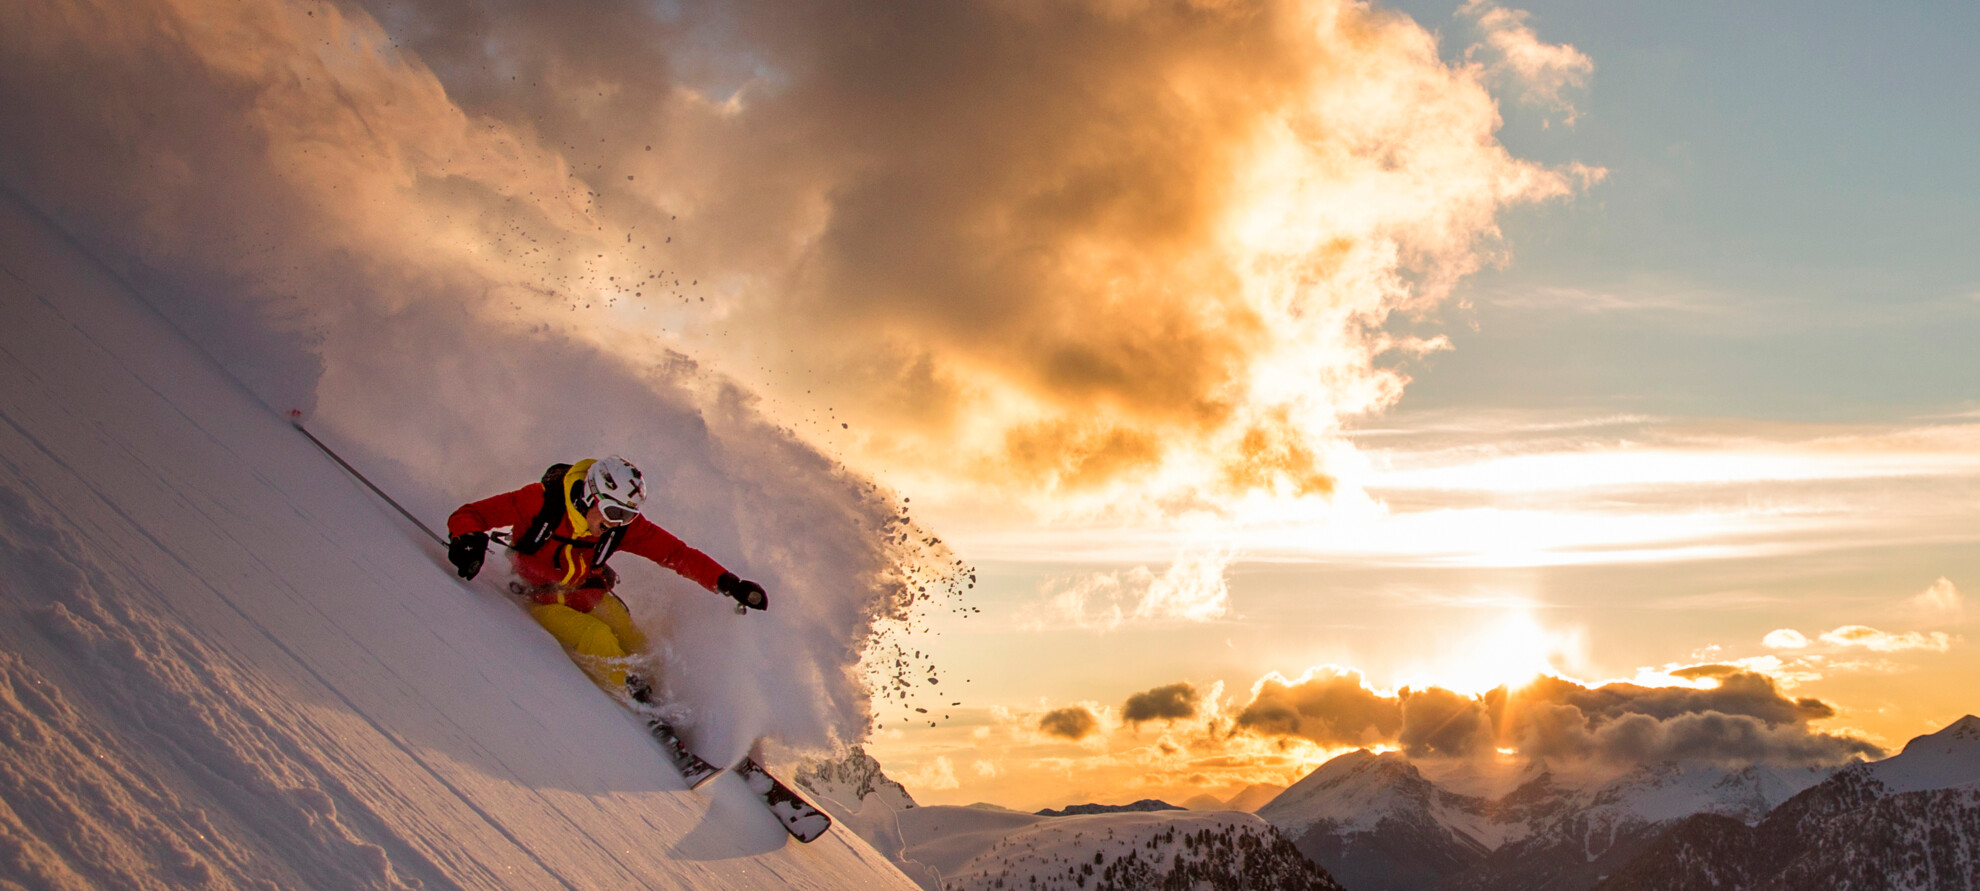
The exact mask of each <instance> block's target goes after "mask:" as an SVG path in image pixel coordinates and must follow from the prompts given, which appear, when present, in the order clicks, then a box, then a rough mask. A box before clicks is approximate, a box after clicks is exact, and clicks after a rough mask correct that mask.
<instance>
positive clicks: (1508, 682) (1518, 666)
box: [1412, 610, 1580, 696]
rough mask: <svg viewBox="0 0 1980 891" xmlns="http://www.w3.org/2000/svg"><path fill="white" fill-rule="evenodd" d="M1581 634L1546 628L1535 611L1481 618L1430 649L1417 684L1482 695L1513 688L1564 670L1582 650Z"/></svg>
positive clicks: (1514, 612) (1521, 611) (1519, 611)
mask: <svg viewBox="0 0 1980 891" xmlns="http://www.w3.org/2000/svg"><path fill="white" fill-rule="evenodd" d="M1579 638H1580V635H1579V634H1576V633H1572V632H1561V631H1552V630H1549V629H1547V628H1545V627H1543V626H1542V625H1541V624H1540V623H1539V621H1538V620H1536V619H1534V618H1533V615H1532V614H1531V613H1530V612H1527V611H1525V610H1518V611H1512V612H1508V613H1505V614H1503V615H1500V616H1498V617H1497V618H1494V619H1490V620H1487V621H1485V622H1483V623H1481V624H1480V625H1479V626H1478V627H1477V628H1476V629H1475V630H1473V631H1471V632H1469V633H1466V634H1464V635H1462V636H1461V637H1460V638H1458V639H1457V640H1455V641H1453V642H1451V643H1450V644H1449V645H1447V646H1445V647H1443V648H1442V650H1441V652H1437V653H1433V654H1427V655H1426V656H1425V658H1424V660H1423V663H1422V664H1423V665H1424V670H1423V671H1422V672H1420V677H1419V678H1417V683H1415V684H1412V686H1437V687H1443V688H1444V689H1447V690H1450V691H1453V692H1456V693H1464V694H1468V695H1473V696H1476V695H1478V694H1481V693H1485V692H1487V691H1490V690H1493V689H1496V688H1498V687H1508V688H1511V689H1518V688H1520V687H1523V686H1525V685H1526V684H1528V683H1529V682H1531V681H1533V679H1535V678H1538V677H1541V676H1544V675H1558V674H1560V673H1561V672H1562V669H1563V663H1564V662H1565V661H1567V660H1569V659H1571V658H1573V657H1574V655H1575V653H1576V652H1577V651H1578V650H1579Z"/></svg>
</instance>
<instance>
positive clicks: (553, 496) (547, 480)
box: [509, 464, 571, 554]
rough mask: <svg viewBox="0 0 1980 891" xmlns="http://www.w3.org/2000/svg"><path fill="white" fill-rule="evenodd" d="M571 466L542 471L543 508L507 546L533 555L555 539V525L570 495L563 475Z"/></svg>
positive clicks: (561, 518) (555, 465)
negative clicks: (565, 486) (565, 487)
mask: <svg viewBox="0 0 1980 891" xmlns="http://www.w3.org/2000/svg"><path fill="white" fill-rule="evenodd" d="M570 469H571V465H569V464H552V465H550V468H549V469H548V470H545V471H543V507H542V509H540V510H538V511H537V512H536V516H535V517H533V518H532V519H530V521H529V526H528V527H527V528H525V529H524V530H523V532H522V534H521V535H518V536H516V539H515V541H513V542H510V543H509V546H510V547H511V548H513V549H515V550H517V551H520V552H522V553H524V554H534V553H536V552H537V550H538V549H540V548H542V547H543V545H544V544H545V543H547V542H549V541H550V539H552V538H554V537H556V536H554V535H552V534H551V533H554V532H556V531H557V524H558V523H559V522H560V521H562V520H563V518H564V510H565V505H567V504H569V503H570V498H571V493H570V492H568V491H566V490H565V489H564V475H565V474H567V473H569V472H570Z"/></svg>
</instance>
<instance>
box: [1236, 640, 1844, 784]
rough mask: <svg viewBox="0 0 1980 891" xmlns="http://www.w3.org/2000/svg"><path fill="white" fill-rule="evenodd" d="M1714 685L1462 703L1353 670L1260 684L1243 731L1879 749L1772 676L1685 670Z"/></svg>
mask: <svg viewBox="0 0 1980 891" xmlns="http://www.w3.org/2000/svg"><path fill="white" fill-rule="evenodd" d="M1675 674H1676V675H1677V676H1680V677H1710V678H1714V679H1716V680H1717V681H1718V686H1716V687H1714V688H1711V689H1703V690H1698V689H1691V688H1688V687H1644V686H1640V685H1636V684H1605V685H1603V686H1600V687H1585V686H1582V685H1580V684H1576V683H1574V682H1572V681H1567V680H1562V679H1560V678H1542V679H1540V680H1537V681H1535V682H1534V683H1532V684H1530V685H1528V686H1526V687H1524V688H1521V689H1518V690H1506V689H1504V688H1501V689H1498V690H1494V691H1491V692H1490V693H1487V694H1485V695H1482V696H1465V695H1462V694H1458V693H1454V692H1452V691H1449V690H1444V689H1441V688H1436V687H1430V688H1423V689H1404V690H1402V691H1401V692H1400V693H1398V694H1397V695H1395V696H1393V697H1389V696H1382V695H1379V694H1376V693H1374V692H1373V691H1370V690H1368V689H1367V688H1365V687H1363V686H1362V685H1361V678H1360V676H1359V675H1358V674H1355V673H1353V672H1346V671H1339V670H1328V671H1324V672H1316V673H1315V674H1314V675H1313V676H1311V677H1309V678H1307V679H1305V680H1302V681H1301V682H1299V683H1297V684H1287V683H1285V682H1282V681H1280V680H1279V679H1277V678H1271V679H1268V680H1266V681H1265V682H1263V683H1261V684H1260V686H1259V689H1258V694H1257V695H1256V696H1254V697H1253V699H1252V701H1251V702H1250V703H1249V704H1247V705H1246V706H1245V707H1244V708H1243V710H1242V711H1241V712H1240V713H1239V716H1238V721H1237V727H1238V729H1241V730H1245V731H1248V732H1251V733H1254V734H1258V735H1261V736H1280V737H1300V738H1304V739H1308V740H1311V741H1313V742H1316V743H1319V744H1321V745H1325V746H1343V745H1375V744H1392V745H1397V746H1400V747H1401V748H1402V749H1403V750H1404V751H1405V752H1407V753H1408V754H1409V755H1411V756H1415V757H1469V756H1477V755H1485V754H1489V753H1491V752H1492V751H1493V750H1494V749H1496V748H1498V747H1512V748H1516V749H1518V750H1519V751H1520V752H1521V753H1522V754H1524V755H1527V756H1530V757H1542V758H1554V759H1563V760H1599V761H1605V762H1610V763H1616V764H1633V763H1643V762H1645V761H1660V760H1674V759H1676V760H1682V759H1699V760H1710V761H1719V762H1724V763H1739V764H1747V763H1772V764H1790V765H1816V764H1837V763H1841V762H1843V761H1846V760H1848V759H1849V758H1851V757H1856V756H1873V757H1874V756H1876V755H1878V754H1881V751H1880V750H1879V749H1878V748H1877V747H1876V746H1874V745H1872V744H1870V743H1868V742H1866V741H1864V740H1861V739H1857V738H1854V737H1850V736H1846V735H1839V734H1830V733H1823V732H1820V731H1817V730H1814V729H1813V728H1811V727H1809V726H1808V725H1809V723H1810V722H1812V721H1817V720H1821V719H1824V718H1829V717H1833V716H1834V715H1835V709H1834V708H1833V707H1831V706H1830V705H1828V704H1827V703H1825V702H1822V701H1821V700H1819V699H1813V698H1807V697H1799V698H1795V697H1788V696H1786V695H1783V694H1782V693H1781V691H1780V689H1779V687H1778V686H1777V685H1776V684H1775V682H1774V680H1773V679H1772V678H1770V677H1768V676H1766V675H1764V674H1759V673H1757V672H1751V671H1745V670H1742V669H1739V668H1737V667H1734V666H1725V665H1702V666H1695V667H1693V668H1690V669H1682V670H1680V671H1679V672H1676V673H1675Z"/></svg>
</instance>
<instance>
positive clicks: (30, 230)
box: [0, 201, 913, 888]
mask: <svg viewBox="0 0 1980 891" xmlns="http://www.w3.org/2000/svg"><path fill="white" fill-rule="evenodd" d="M0 309H4V317H5V318H6V320H7V324H6V325H5V326H0V378H3V379H4V380H6V381H7V383H6V386H5V387H4V389H0V586H3V587H0V739H4V741H5V742H4V748H3V749H0V805H4V806H3V807H0V849H4V850H5V852H6V855H5V856H4V857H0V883H12V884H17V885H20V886H25V887H35V888H69V887H77V888H80V887H105V888H150V887H186V886H210V887H281V888H310V887H316V888H415V887H426V888H451V887H480V888H625V887H670V888H671V887H680V888H723V887H737V888H757V887H767V886H784V887H809V888H852V887H859V888H890V887H891V888H911V887H913V886H912V884H911V883H909V882H908V881H907V880H906V879H905V878H904V877H902V876H901V875H900V873H899V872H898V871H896V870H895V869H894V868H893V867H892V866H891V865H890V864H889V863H888V862H887V861H886V860H885V858H883V857H881V856H880V855H878V854H877V853H876V852H874V851H873V850H872V849H871V848H870V847H869V846H867V845H866V844H865V843H864V842H863V841H860V840H859V839H858V838H857V837H855V836H853V835H852V834H850V833H844V832H834V833H831V834H829V835H827V836H826V837H825V838H823V839H821V840H819V841H818V842H816V843H815V844H812V845H809V846H799V845H796V844H794V843H790V842H789V841H788V840H787V837H786V836H785V834H784V833H783V832H782V831H781V830H780V829H779V828H778V827H777V826H776V825H775V823H774V822H772V821H771V819H770V818H769V817H768V816H767V814H766V813H765V811H764V809H763V808H762V807H760V806H759V805H757V804H756V803H755V802H754V801H753V799H751V798H750V797H749V796H748V793H747V792H746V791H745V790H744V789H743V788H742V786H741V784H740V782H739V781H738V780H736V779H735V778H734V777H723V778H720V779H718V780H716V781H715V782H713V783H712V784H710V785H709V786H706V787H704V788H703V789H702V790H701V791H699V792H689V791H687V790H685V789H684V788H683V787H682V784H681V782H680V780H679V778H678V777H677V776H676V775H675V774H674V773H673V771H672V769H671V768H670V767H669V766H668V764H667V762H666V761H664V760H663V759H662V758H661V757H660V755H659V753H658V751H657V750H656V748H655V747H654V745H653V743H652V742H651V741H650V740H649V739H648V738H647V737H646V736H645V735H644V734H643V732H642V731H641V728H640V727H639V726H638V724H637V723H636V722H635V721H634V720H632V719H631V718H630V717H629V716H628V715H627V714H626V713H625V712H623V711H621V710H620V709H619V708H618V707H617V706H615V705H614V704H612V703H611V702H610V701H609V700H608V699H607V698H606V697H605V696H603V695H602V694H601V693H600V692H599V691H597V690H596V689H595V688H593V687H592V686H591V685H590V684H589V683H588V682H587V681H586V680H585V679H584V677H583V676H582V675H581V674H580V673H579V672H578V671H577V670H576V669H575V668H574V667H572V666H571V664H570V663H569V662H568V660H566V659H565V657H564V656H563V654H562V653H561V652H560V651H559V650H558V649H557V647H556V645H555V644H554V643H553V642H552V641H551V640H550V639H549V638H548V637H547V636H546V635H544V634H543V633H542V632H541V631H540V630H538V629H537V628H536V627H535V626H534V625H533V624H532V623H531V622H530V621H529V620H528V619H527V618H526V617H525V616H524V615H523V614H522V613H521V612H520V611H519V610H516V609H515V608H513V607H511V606H509V605H508V604H506V603H505V602H503V601H502V600H501V599H500V598H499V597H498V596H496V595H494V594H493V593H491V591H490V588H491V587H492V584H493V583H492V582H484V583H483V584H481V585H476V586H470V585H464V584H462V583H459V582H458V581H457V580H455V579H453V578H452V577H451V576H450V575H449V574H448V573H447V572H446V571H445V570H446V566H445V563H444V559H443V556H442V554H441V550H440V548H439V547H438V546H437V545H435V544H434V543H433V542H431V541H428V540H425V539H424V538H423V536H422V535H421V534H420V533H418V532H417V531H415V530H413V529H411V528H410V527H409V526H408V525H407V524H406V523H405V522H404V521H403V520H400V519H399V518H397V517H396V515H394V514H391V513H390V512H389V510H388V509H386V508H384V507H382V506H381V505H380V504H378V503H377V502H376V501H375V500H374V499H373V498H372V497H371V496H370V495H369V494H368V493H366V492H364V491H363V490H361V489H360V488H359V487H358V486H357V485H355V484H354V483H353V482H351V481H350V480H349V479H348V478H346V477H345V476H343V475H342V473H341V471H339V470H338V469H337V468H335V467H334V466H333V465H332V464H330V463H329V462H328V461H327V460H326V459H324V458H323V457H322V456H321V455H320V454H319V453H317V452H316V451H315V450H314V449H313V448H312V447H311V446H310V445H309V444H308V442H307V441H305V440H304V439H302V438H301V437H300V436H298V435H297V434H296V433H295V431H293V430H292V429H290V428H288V427H287V426H286V424H284V423H283V421H282V420H281V419H280V418H278V417H277V416H276V415H275V413H273V412H271V411H269V410H268V409H267V408H266V407H264V406H262V405H260V404H259V403H257V402H256V401H255V400H254V399H253V398H252V397H250V396H249V395H248V394H247V393H246V392H245V391H244V390H243V389H242V388H241V387H239V386H238V385H237V384H236V383H234V382H233V381H232V380H231V379H229V378H227V377H226V376H225V375H223V374H221V373H220V372H219V371H218V370H217V368H216V367H215V365H214V364H213V362H212V361H211V360H209V359H207V358H206V357H205V356H204V355H202V354H200V353H198V352H197V351H196V350H194V349H192V348H191V347H189V346H188V345H187V344H186V343H185V341H184V340H183V339H182V338H180V337H179V336H178V335H177V334H176V333H175V332H174V331H173V330H172V329H170V328H169V327H168V326H166V325H164V324H163V323H162V322H161V321H160V319H159V318H158V317H157V316H156V315H155V314H154V313H152V312H150V311H149V310H148V309H146V308H144V307H143V306H142V305H141V304H139V303H137V302H135V301H134V300H133V299H132V298H131V297H130V296H129V295H128V294H127V293H125V292H124V290H123V289H122V288H121V287H120V286H119V284H118V283H117V281H116V280H115V279H114V278H113V277H111V276H110V275H109V274H108V273H107V272H106V271H104V270H102V269H101V268H99V267H97V266H95V265H94V264H93V263H91V262H90V261H89V260H88V259H87V258H86V257H84V256H83V255H81V254H80V253H79V252H78V251H76V250H75V249H74V248H73V247H72V246H71V245H70V244H69V243H67V242H66V241H64V240H62V239H61V238H60V237H58V236H56V235H55V234H53V233H52V232H51V231H50V230H49V229H48V228H47V227H46V226H45V225H43V224H42V223H41V221H40V220H39V219H38V218H35V217H33V216H31V215H29V214H28V213H26V212H23V211H21V210H19V209H17V208H16V207H15V206H14V205H12V204H11V203H8V202H4V201H0ZM747 705H748V704H747V703H741V704H739V706H743V707H746V706H747ZM703 717H704V718H705V719H706V720H707V721H708V722H709V723H714V722H716V721H718V720H719V719H720V717H721V716H719V715H705V716H703ZM712 754H715V755H716V757H727V756H729V755H734V754H737V753H736V752H720V753H712Z"/></svg>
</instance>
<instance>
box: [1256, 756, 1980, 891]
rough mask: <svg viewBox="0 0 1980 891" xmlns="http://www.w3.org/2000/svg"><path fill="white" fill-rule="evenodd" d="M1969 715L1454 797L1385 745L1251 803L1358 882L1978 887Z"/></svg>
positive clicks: (1372, 886) (1528, 776)
mask: <svg viewBox="0 0 1980 891" xmlns="http://www.w3.org/2000/svg"><path fill="white" fill-rule="evenodd" d="M1975 783H1980V719H1975V718H1972V717H1967V718H1963V719H1961V720H1960V721H1959V722H1956V723H1954V724H1953V725H1951V726H1949V727H1947V728H1946V729H1944V730H1942V731H1940V732H1938V733H1935V734H1932V735H1930V736H1924V737H1920V738H1918V739H1916V740H1913V741H1912V742H1911V744H1910V745H1908V746H1907V747H1906V748H1905V750H1904V752H1903V753H1902V754H1900V755H1898V756H1895V757H1893V758H1889V759H1886V760H1883V761H1876V762H1857V763H1854V764H1851V765H1850V766H1847V767H1844V768H1841V769H1839V770H1838V769H1815V768H1780V767H1767V766H1757V765H1749V766H1743V767H1727V766H1722V765H1717V764H1709V763H1702V762H1665V763H1659V764H1649V765H1644V766H1641V767H1638V768H1636V769H1634V770H1631V771H1629V772H1628V773H1625V774H1622V775H1621V776H1617V777H1614V778H1612V779H1608V780H1606V781H1603V782H1596V783H1590V782H1586V781H1583V780H1580V779H1579V778H1573V777H1564V776H1560V775H1557V773H1556V772H1555V771H1553V770H1550V769H1549V767H1548V766H1547V765H1544V764H1537V763H1536V764H1529V765H1527V766H1526V767H1525V769H1524V770H1523V771H1521V772H1520V773H1519V774H1517V775H1516V777H1515V779H1514V781H1513V783H1512V788H1511V790H1510V791H1508V792H1506V793H1504V794H1501V795H1497V796H1488V795H1479V794H1465V793H1464V792H1461V791H1457V790H1455V789H1454V788H1452V786H1455V785H1460V784H1457V783H1439V782H1437V781H1435V780H1433V779H1432V778H1430V777H1428V776H1426V774H1425V771H1424V770H1423V769H1422V767H1421V766H1419V765H1418V764H1415V763H1412V762H1411V761H1410V760H1409V759H1408V758H1406V757H1404V756H1403V755H1402V754H1401V753H1399V752H1388V753H1382V754H1376V753H1373V752H1368V751H1358V752H1352V753H1349V754H1346V755H1342V756H1340V757H1337V758H1335V759H1333V760H1331V761H1328V762H1327V763H1325V764H1323V765H1321V766H1320V767H1319V768H1318V769H1316V770H1315V771H1313V773H1311V774H1308V775H1307V776H1306V777H1305V778H1303V779H1301V780H1300V781H1299V782H1298V783H1295V784H1294V785H1293V786H1292V787H1291V788H1289V789H1287V790H1286V792H1285V793H1284V794H1282V795H1280V796H1279V797H1278V798H1277V799H1274V800H1273V801H1272V802H1271V803H1270V804H1268V805H1266V806H1265V807H1263V808H1260V809H1259V811H1258V815H1259V816H1260V817H1263V818H1265V819H1266V820H1268V821H1270V822H1271V823H1272V824H1273V825H1274V826H1275V827H1277V828H1278V829H1279V830H1280V831H1281V832H1283V833H1284V834H1285V835H1286V836H1287V837H1289V838H1291V839H1292V840H1293V842H1294V844H1295V846H1297V847H1298V848H1299V850H1300V851H1302V852H1303V853H1305V854H1306V855H1307V856H1309V857H1311V858H1312V859H1313V860H1314V861H1315V862H1317V863H1319V864H1320V865H1321V866H1322V867H1324V868H1326V869H1327V870H1328V872H1330V873H1331V874H1333V875H1334V876H1335V877H1336V878H1338V879H1339V880H1340V881H1341V882H1342V883H1343V884H1345V885H1347V886H1348V887H1349V888H1353V889H1355V891H1515V889H1534V888H1546V889H1561V891H1580V889H1589V888H1596V887H1600V888H1602V889H1605V891H1606V889H1675V888H1699V889H1725V891H1732V889H1792V888H1831V887H1834V888H1841V887H1851V888H1920V889H1928V888H1958V887H1980V872H1976V867H1975V864H1976V863H1980V823H1976V822H1974V821H1975V820H1976V819H1980V791H1977V790H1976V787H1975V785H1974V784H1975Z"/></svg>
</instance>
